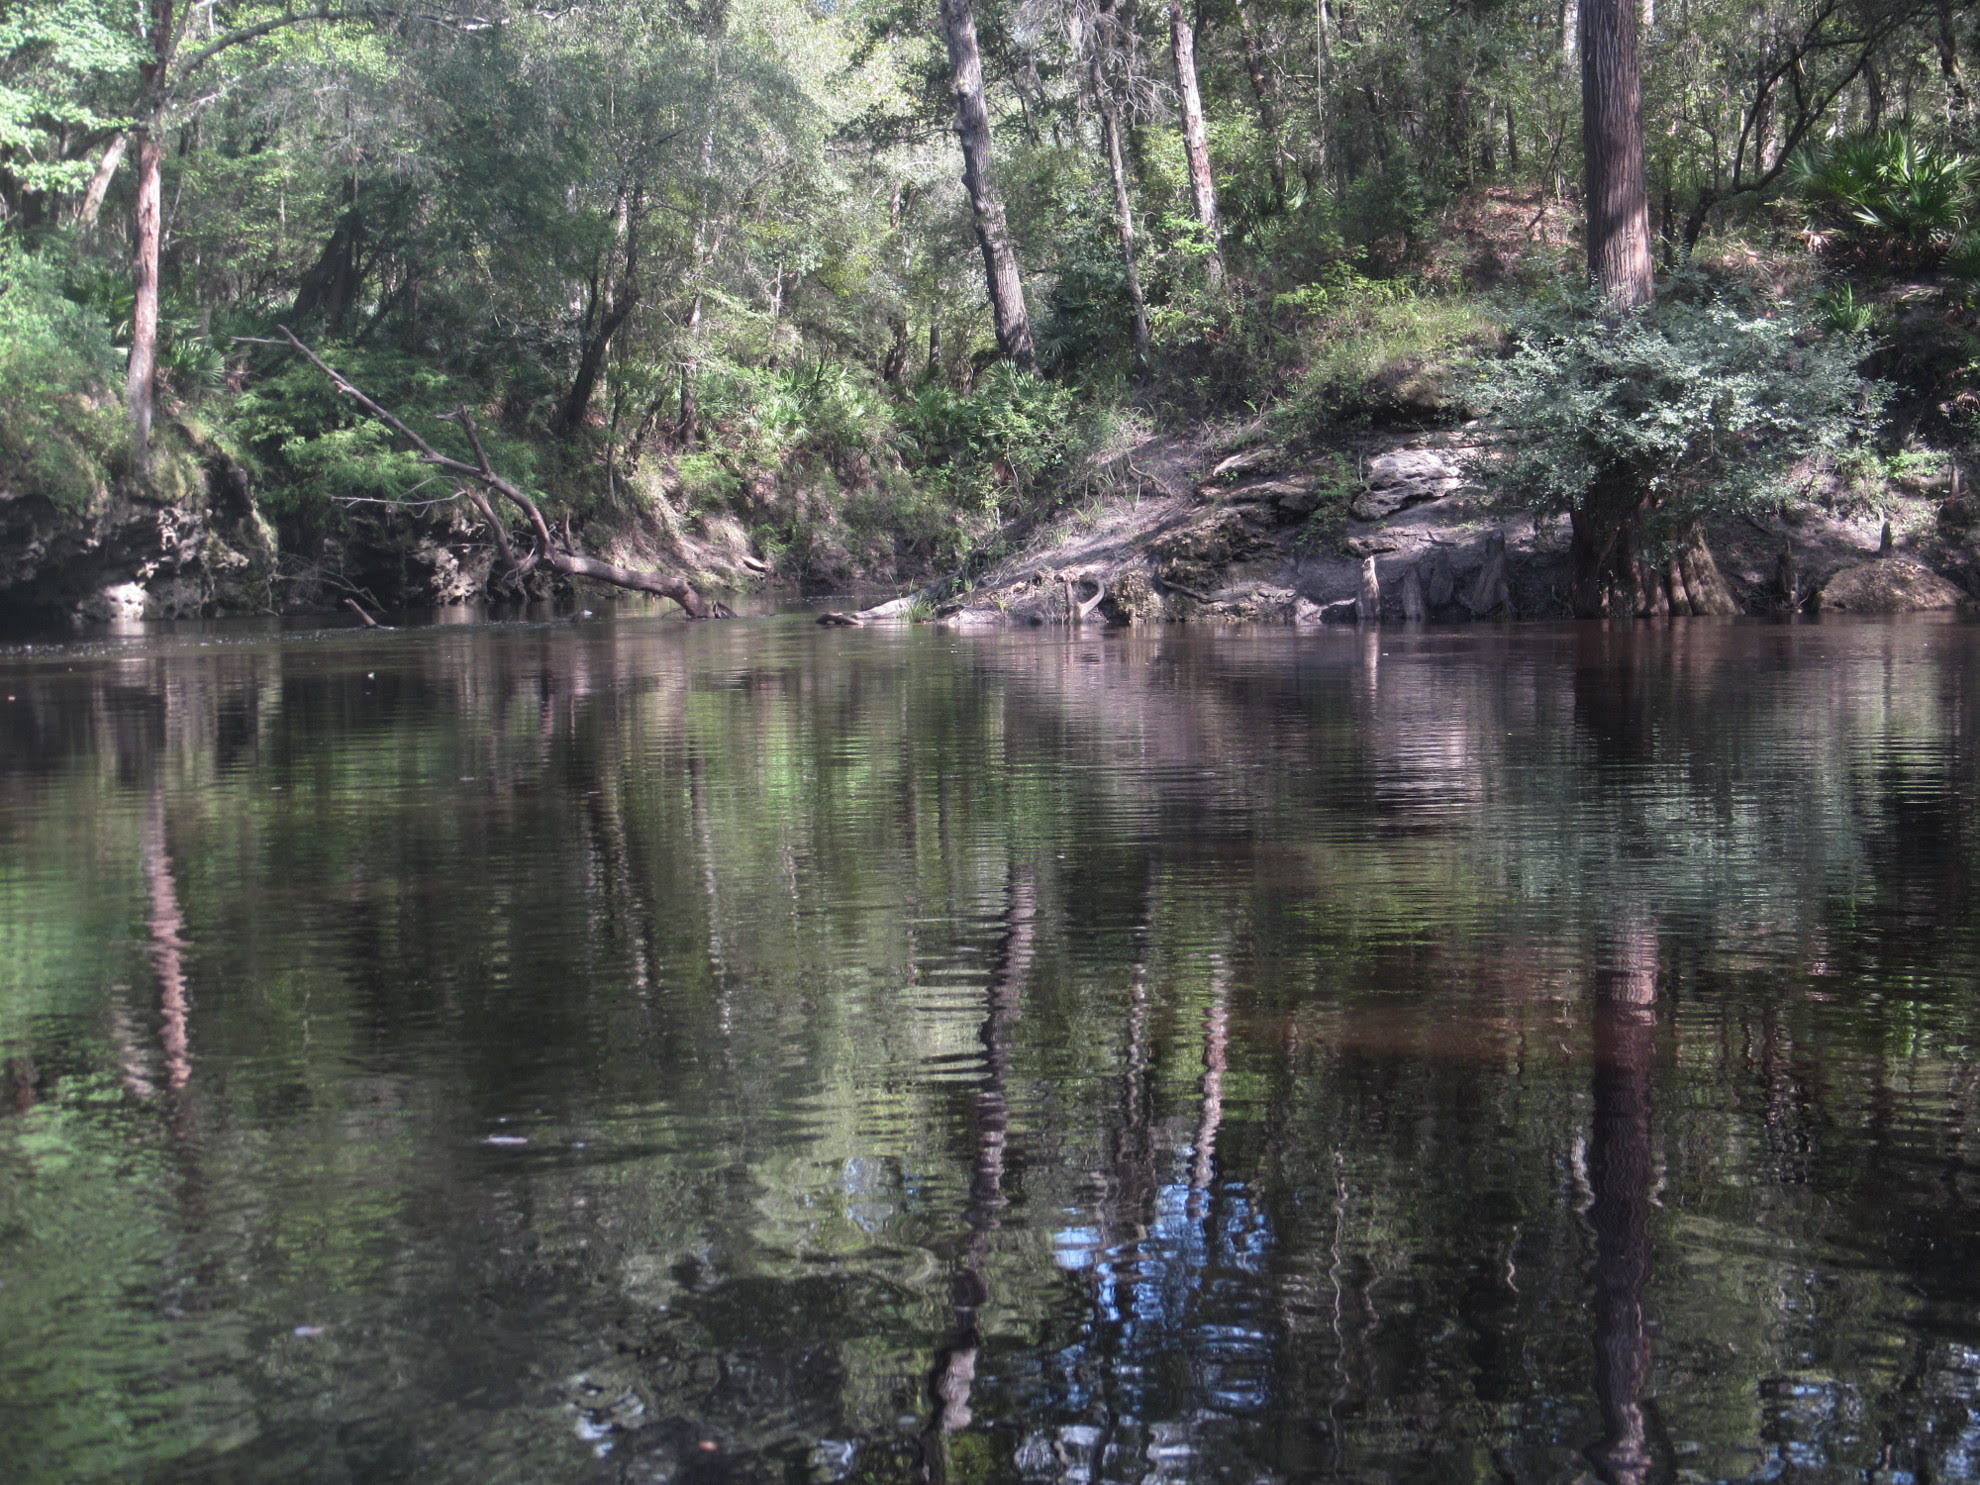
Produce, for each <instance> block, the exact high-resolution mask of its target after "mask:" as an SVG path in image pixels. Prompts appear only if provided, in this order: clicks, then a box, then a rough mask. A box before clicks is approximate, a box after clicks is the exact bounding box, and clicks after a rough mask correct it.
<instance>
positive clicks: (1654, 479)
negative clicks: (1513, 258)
mask: <svg viewBox="0 0 1980 1485" xmlns="http://www.w3.org/2000/svg"><path fill="white" fill-rule="evenodd" d="M1864 351H1865V345H1864V342H1863V339H1862V337H1861V336H1858V335H1850V334H1840V333H1835V332H1830V333H1827V334H1821V333H1819V332H1815V331H1812V330H1810V329H1808V328H1806V327H1804V326H1803V325H1801V324H1799V323H1798V322H1797V320H1796V318H1795V317H1794V316H1793V315H1792V314H1790V313H1788V312H1787V311H1786V310H1785V309H1784V308H1783V307H1782V306H1780V305H1770V304H1765V303H1758V302H1742V301H1740V300H1738V299H1736V298H1735V297H1733V296H1732V295H1730V294H1728V293H1725V292H1716V293H1715V292H1712V291H1710V290H1708V289H1707V288H1706V287H1705V286H1704V285H1703V284H1702V282H1701V281H1699V280H1697V279H1689V280H1686V281H1683V282H1681V283H1679V284H1678V285H1676V286H1675V292H1672V293H1668V294H1667V295H1666V296H1665V297H1664V298H1663V299H1661V300H1659V301H1658V302H1657V303H1656V304H1654V305H1652V306H1649V307H1647V308H1645V309H1643V310H1640V311H1638V312H1635V313H1633V314H1630V315H1628V316H1626V317H1625V318H1623V319H1622V320H1621V321H1620V323H1613V324H1611V323H1605V322H1604V319H1603V316H1602V305H1601V303H1600V302H1599V301H1598V300H1597V299H1595V298H1593V297H1583V298H1581V299H1580V301H1579V302H1578V303H1574V304H1571V305H1570V306H1569V307H1568V308H1566V309H1565V310H1561V309H1554V310H1543V311H1539V312H1537V313H1535V314H1534V315H1533V316H1532V317H1531V318H1530V319H1528V320H1527V321H1526V322H1525V323H1523V324H1521V325H1519V326H1517V327H1516V332H1515V337H1514V340H1513V344H1512V349H1511V350H1510V352H1509V353H1508V354H1507V355H1506V356H1505V357H1503V358H1502V359H1500V360H1498V361H1495V362H1493V363H1491V364H1490V365H1488V366H1486V367H1484V368H1483V370H1482V374H1481V376H1480V378H1479V381H1478V383H1477V386H1476V390H1475V397H1476V401H1477V403H1478V406H1479V407H1480V409H1481V410H1482V411H1483V412H1484V413H1485V414H1486V416H1487V417H1488V418H1489V419H1490V421H1491V422H1492V423H1494V424H1496V425H1497V426H1498V427H1499V428H1500V429H1502V430H1504V431H1505V432H1506V433H1507V434H1508V435H1509V436H1510V438H1511V440H1512V452H1511V454H1510V457H1508V458H1506V459H1505V460H1503V461H1502V462H1500V463H1498V464H1495V465H1493V466H1490V467H1488V468H1486V469H1484V470H1482V471H1481V474H1482V476H1483V477H1484V479H1485V480H1486V482H1487V483H1488V484H1489V485H1490V486H1491V487H1493V488H1494V489H1495V490H1496V491H1497V492H1498V494H1499V495H1500V497H1501V498H1502V499H1504V500H1506V501H1507V502H1510V503H1514V504H1517V505H1519V506H1521V507H1524V508H1529V509H1533V510H1536V511H1540V512H1551V513H1559V512H1564V511H1575V510H1580V509H1585V508H1587V507H1588V506H1589V505H1590V503H1591V502H1592V500H1593V498H1594V497H1595V495H1596V493H1597V492H1598V490H1606V491H1613V490H1616V489H1619V488H1620V489H1622V490H1625V491H1627V492H1629V494H1630V496H1631V498H1632V499H1639V498H1640V499H1641V501H1642V502H1643V504H1644V507H1645V508H1644V510H1643V512H1642V518H1641V519H1642V526H1641V534H1642V536H1643V538H1644V539H1645V541H1646V542H1647V543H1649V544H1650V545H1651V546H1653V547H1654V546H1655V545H1657V544H1658V543H1659V542H1660V541H1668V540H1669V539H1671V538H1672V537H1674V536H1676V535H1679V534H1681V533H1682V532H1683V531H1684V530H1685V529H1687V528H1688V527H1689V525H1690V523H1691V522H1692V521H1693V520H1695V519H1696V518H1697V517H1698V516H1700V515H1702V514H1704V513H1706V512H1709V511H1725V510H1735V509H1740V508H1742V507H1750V506H1753V505H1755V504H1757V503H1760V502H1762V501H1764V500H1767V499H1769V498H1778V496H1779V494H1780V493H1781V491H1780V490H1779V488H1778V482H1779V480H1780V479H1781V477H1782V475H1783V473H1784V472H1785V471H1786V470H1787V469H1788V468H1789V467H1790V466H1791V465H1794V464H1796V463H1798V462H1799V461H1802V460H1806V459H1809V458H1815V459H1822V458H1828V457H1833V456H1835V455H1837V454H1839V453H1840V452H1841V451H1843V450H1845V449H1847V448H1848V447H1850V446H1851V445H1852V444H1853V443H1856V442H1858V441H1860V440H1861V439H1863V438H1864V437H1865V435H1866V433H1867V431H1868V429H1869V425H1870V424H1871V422H1872V420H1873V419H1874V417H1875V415H1876V412H1877V410H1878V407H1879V403H1880V393H1879V391H1878V389H1876V388H1873V387H1872V386H1870V385H1868V384H1866V383H1865V382H1864V380H1863V379H1862V377H1861V376H1860V375H1859V374H1858V371H1857V367H1858V363H1859V362H1860V361H1861V360H1862V357H1863V355H1864Z"/></svg>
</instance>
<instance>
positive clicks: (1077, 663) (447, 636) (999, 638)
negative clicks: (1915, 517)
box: [0, 614, 1980, 1482]
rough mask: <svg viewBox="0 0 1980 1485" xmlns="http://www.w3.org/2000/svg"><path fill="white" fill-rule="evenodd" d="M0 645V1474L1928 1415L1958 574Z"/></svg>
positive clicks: (1077, 1466)
mask: <svg viewBox="0 0 1980 1485" xmlns="http://www.w3.org/2000/svg"><path fill="white" fill-rule="evenodd" d="M0 698H4V699H0V966H3V967H4V968H3V969H0V1337H4V1341H0V1441H4V1442H0V1456H4V1459H5V1461H6V1462H0V1475H4V1476H5V1477H6V1478H8V1479H9V1480H17V1479H18V1480H25V1481H44V1480H45V1481H57V1480H83V1479H97V1478H104V1479H108V1478H115V1479H120V1480H123V1479H135V1480H202V1481H204V1480H241V1481H247V1480H269V1479H280V1480H284V1481H376V1480H396V1479H406V1480H422V1481H428V1480H431V1481H461V1482H469V1481H473V1482H499V1481H518V1482H520V1481H594V1480H595V1481H618V1480H629V1481H631V1480H638V1481H663V1480H681V1481H687V1480H708V1481H715V1480H722V1481H727V1480H741V1481H819V1482H825V1481H840V1480H845V1481H871V1482H882V1481H886V1482H892V1481H909V1480H932V1481H951V1482H965V1481H968V1482H978V1481H982V1482H1005V1481H1010V1482H1015V1481H1039V1482H1042V1481H1063V1482H1083V1481H1094V1482H1101V1481H1106V1482H1113V1481H1119V1482H1163V1481H1186V1480H1189V1481H1193V1480H1217V1481H1225V1480H1229V1481H1244V1482H1253V1481H1263V1480H1286V1481H1293V1480H1357V1481H1360V1480H1382V1479H1406V1480H1411V1481H1453V1482H1456V1481H1466V1482H1470V1481H1478V1480H1517V1481H1562V1482H1569V1481H1577V1480H1590V1479H1595V1480H1602V1481H1612V1482H1613V1481H1630V1482H1635V1481H1650V1480H1763V1479H1764V1480H1793V1481H1862V1482H1871V1481H1877V1482H1897V1481H1926V1480H1931V1481H1948V1480H1975V1479H1980V1222H1977V1221H1976V1218H1977V1217H1980V1060H1976V1057H1975V1043H1976V1037H1977V1036H1980V996H1976V993H1975V992H1976V987H1980V927H1977V925H1980V802H1977V799H1976V795H1977V794H1980V629H1976V628H1974V627H1969V626H1967V625H1963V624H1960V623H1955V622H1934V621H1923V620H1913V621H1907V622H1856V623H1835V622H1831V623H1822V624H1761V623H1748V622H1729V623H1718V622H1712V621H1704V620H1695V621H1677V622H1675V623H1669V624H1657V625H1652V624H1648V623H1645V624H1640V625H1625V626H1613V627H1607V626H1601V625H1558V626H1549V625H1531V626H1518V627H1506V628H1493V627H1487V626H1475V627H1471V628H1466V629H1453V630H1443V629H1428V630H1414V631H1398V630H1383V631H1380V632H1371V633H1366V634H1361V633H1354V632H1345V631H1341V632H1332V631H1330V632H1325V633H1319V634H1296V633H1294V632H1292V631H1290V630H1271V629H1243V628H1230V629H1221V630H1217V629H1202V630H1198V629H1185V628H1158V629H1152V630H1140V629H1137V630H1131V631H1125V632H1119V633H1100V632H1094V631H1090V630H1088V631H1077V630H1076V631H1071V632H1067V631H1063V630H1021V631H1012V632H1005V633H998V634H991V635H956V634H950V633H944V632H938V631H935V630H931V629H926V628H914V629H898V630H887V629H876V628H868V629H860V630H822V629H819V628H816V627H814V626H812V625H810V624H809V623H806V622H805V621H804V619H803V617H802V616H793V617H782V618H761V619H744V620H738V621H734V622H728V623H720V624H702V625H688V624H685V623H682V622H679V621H678V620H672V619H663V618H657V617H649V616H639V615H632V614H628V615H623V616H619V617H616V618H610V617H608V618H602V619H594V620H585V621H582V622H563V623H528V624H510V625H492V624H491V625H478V624H461V625H452V626H442V627H435V628H430V629H423V630H402V631H393V632H378V633H363V632H354V631H328V632H288V633H284V632H277V631H274V630H266V629H256V628H251V627H249V628H229V627H226V626H214V627H207V628H191V629H183V630H168V629H160V630H158V631H155V632H153V633H151V634H148V635H143V636H137V637H129V638H121V639H107V640H102V641H97V642H90V643H84V642H63V643H54V644H47V645H35V646H27V645H15V646H13V647H11V648H6V649H0Z"/></svg>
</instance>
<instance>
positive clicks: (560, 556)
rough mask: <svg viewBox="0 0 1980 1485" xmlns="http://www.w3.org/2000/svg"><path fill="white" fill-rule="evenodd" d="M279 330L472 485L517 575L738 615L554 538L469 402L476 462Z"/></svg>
mask: <svg viewBox="0 0 1980 1485" xmlns="http://www.w3.org/2000/svg"><path fill="white" fill-rule="evenodd" d="M277 328H279V329H280V330H281V332H282V339H283V340H285V341H287V342H288V344H289V345H290V346H291V347H293V348H294V349H295V350H296V351H297V352H298V353H299V354H300V355H302V356H303V357H304V358H306V359H307V360H308V361H309V363H310V365H312V366H314V367H315V368H316V369H317V370H318V371H320V372H322V373H323V374H324V375H325V376H326V377H328V378H329V379H330V383H331V385H332V386H334V387H335V388H336V389H337V390H338V391H339V392H341V393H343V394H344V395H345V396H346V397H348V398H350V399H351V400H352V401H353V402H355V403H356V404H357V405H358V406H359V407H361V408H363V409H364V410H365V411H366V412H368V413H370V414H371V416H372V417H374V418H376V419H378V421H379V422H381V423H383V424H384V425H385V426H386V427H388V428H390V429H391V430H392V431H393V432H394V433H396V434H398V435H399V437H401V438H403V439H404V440H405V441H406V442H407V443H409V444H411V445H412V446H413V449H414V451H415V452H416V453H417V454H418V455H419V457H420V460H421V462H422V463H425V464H427V465H430V466H431V467H432V468H434V469H440V470H445V471H446V472H447V473H448V474H452V475H457V476H459V477H460V478H462V479H463V480H467V481H471V483H469V484H465V485H463V486H462V487H461V495H462V496H463V497H464V498H465V499H466V500H467V501H468V503H469V504H470V505H472V506H473V507H474V508H475V510H476V511H477V512H478V513H479V514H480V516H481V518H482V520H484V521H486V522H487V523H488V529H489V532H490V533H491V534H492V535H493V536H494V538H495V546H496V548H497V549H498V550H499V551H500V552H501V554H502V560H503V561H504V562H505V563H506V564H507V565H508V567H509V569H510V570H511V571H512V572H514V573H515V575H516V576H517V577H519V578H520V577H527V576H528V575H529V574H530V573H532V572H534V571H535V570H536V569H537V568H538V567H547V568H549V569H550V571H552V572H561V573H563V574H565V575H566V576H568V577H582V578H591V579H592V580H593V581H595V582H601V583H610V584H611V585H612V586H614V587H617V588H628V589H631V590H632V591H633V592H635V593H652V594H654V595H655V596H656V597H660V598H671V599H673V600H674V602H676V603H678V604H679V605H680V606H681V608H682V609H683V610H684V611H685V612H686V613H687V616H688V617H689V618H690V619H730V618H734V617H735V615H734V614H733V613H732V612H731V611H730V610H729V607H728V605H727V604H724V603H718V602H715V601H713V600H711V599H708V598H704V597H702V596H701V594H700V593H698V592H696V591H695V589H694V586H693V585H692V584H691V583H689V582H688V581H687V579H685V578H683V577H681V576H679V575H678V574H676V573H666V572H642V571H640V570H638V569H636V568H631V567H620V566H617V565H616V564H614V563H611V562H602V561H600V560H599V559H598V558H596V557H587V556H585V555H583V554H582V553H580V552H573V551H571V550H569V546H570V531H569V528H568V526H566V529H565V532H564V539H563V541H562V542H560V541H559V540H558V539H557V538H556V537H555V536H553V535H552V534H551V531H550V523H549V522H548V521H547V520H545V519H544V516H543V510H542V508H541V507H540V506H538V505H537V503H536V502H535V501H534V500H533V499H531V498H530V497H529V495H528V494H526V493H525V492H524V491H523V489H522V488H521V487H520V486H518V485H516V484H514V483H512V482H511V481H509V480H507V479H504V478H503V477H502V476H501V475H499V474H497V473H496V472H495V470H494V468H493V467H492V466H491V465H490V464H489V462H488V452H487V450H485V449H484V448H483V447H482V445H481V433H480V430H479V429H477V428H476V427H475V425H474V415H473V414H472V413H470V412H469V411H468V410H467V405H466V404H465V403H463V404H461V405H459V406H457V407H456V408H455V409H454V410H453V411H452V412H451V413H448V414H447V415H446V420H447V421H448V422H453V423H459V424H460V425H461V430H462V431H463V432H464V433H466V434H467V440H468V446H469V447H470V448H472V449H473V450H474V462H473V463H472V464H470V463H468V462H467V461H466V460H464V459H456V458H453V457H452V456H450V455H447V454H443V453H441V452H440V451H439V450H438V449H436V448H434V447H433V445H432V444H430V443H428V442H427V441H426V440H425V439H424V438H421V437H420V436H419V434H417V433H415V432H414V431H413V430H412V429H411V428H410V427H408V426H407V425H406V423H405V422H404V420H403V419H401V418H399V417H398V416H397V415H396V414H394V413H393V412H392V411H391V410H390V409H389V408H387V407H385V406H384V405H383V404H381V403H379V402H377V401H375V400H374V399H373V398H371V397H369V396H367V395H366V394H365V392H364V391H363V390H362V389H361V388H359V387H358V386H357V384H356V383H354V382H353V381H351V379H350V378H349V377H347V376H345V375H344V374H343V373H342V372H340V371H338V370H337V369H336V368H335V367H333V366H332V365H330V363H329V362H327V361H325V360H324V359H323V358H322V357H321V356H319V355H317V354H316V352H315V351H313V350H311V349H310V348H309V347H308V346H306V345H304V344H303V342H302V341H301V340H300V339H298V338H297V336H296V334H295V332H294V331H292V330H290V329H289V327H288V326H287V325H282V326H278V327H277ZM491 496H499V497H501V498H502V499H503V500H506V501H508V502H509V503H510V504H511V505H513V506H515V508H516V509H517V510H518V511H520V512H521V513H522V514H523V516H524V517H525V518H526V519H527V520H528V522H529V527H530V532H531V538H532V540H531V545H530V546H529V547H528V549H527V550H521V551H519V550H518V549H517V543H516V542H515V540H514V539H513V538H512V537H511V535H510V533H509V527H508V523H507V522H506V521H504V520H503V519H502V517H501V515H500V514H499V513H498V512H497V511H496V509H495V504H494V501H493V500H492V499H491V498H490V497H491Z"/></svg>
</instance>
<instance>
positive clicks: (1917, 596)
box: [1815, 557, 1966, 614]
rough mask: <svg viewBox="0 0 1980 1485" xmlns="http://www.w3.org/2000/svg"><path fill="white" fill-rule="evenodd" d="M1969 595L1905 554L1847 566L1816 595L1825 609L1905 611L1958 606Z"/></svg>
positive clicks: (1880, 612) (1855, 611)
mask: <svg viewBox="0 0 1980 1485" xmlns="http://www.w3.org/2000/svg"><path fill="white" fill-rule="evenodd" d="M1965 602H1966V595H1965V594H1964V593H1962V592H1960V590H1959V589H1958V588H1956V587H1954V586H1953V584H1951V583H1950V582H1948V581H1947V580H1946V579H1944V578H1942V577H1940V576H1939V575H1938V574H1937V573H1936V572H1933V571H1932V570H1931V569H1930V568H1928V567H1924V566H1922V565H1920V564H1919V563H1917V562H1913V561H1911V560H1910V559H1908V558H1905V557H1885V558H1880V559H1878V560H1876V561H1874V562H1861V563H1858V564H1857V565H1856V566H1854V567H1845V568H1843V569H1842V570H1841V571H1840V572H1838V573H1835V574H1834V575H1833V576H1831V577H1830V579H1829V580H1828V582H1826V583H1824V584H1823V585H1822V588H1821V591H1820V592H1818V593H1817V594H1816V595H1815V607H1816V608H1817V609H1818V610H1819V611H1821V612H1824V613H1839V614H1902V613H1912V612H1919V611H1925V610H1934V609H1953V608H1959V607H1960V606H1961V605H1962V604H1964V603H1965Z"/></svg>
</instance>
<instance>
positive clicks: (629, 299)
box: [550, 186, 642, 438]
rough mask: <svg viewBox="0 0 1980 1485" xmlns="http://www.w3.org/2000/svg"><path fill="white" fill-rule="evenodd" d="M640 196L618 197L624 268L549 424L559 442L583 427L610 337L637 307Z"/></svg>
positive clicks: (627, 193) (635, 193) (625, 194)
mask: <svg viewBox="0 0 1980 1485" xmlns="http://www.w3.org/2000/svg"><path fill="white" fill-rule="evenodd" d="M641 196H642V192H641V190H640V188H639V187H638V186H634V187H633V188H632V189H631V190H630V191H622V192H621V193H620V195H619V200H618V204H617V211H616V215H617V218H618V223H617V226H618V232H617V237H618V240H619V245H620V248H621V251H622V255H623V257H624V262H625V266H624V269H623V271H622V272H621V273H620V274H619V283H618V287H617V288H616V289H615V290H614V291H613V294H612V299H611V303H610V304H609V305H608V306H607V307H606V309H605V312H604V313H603V315H601V316H600V317H599V318H598V320H597V323H595V324H594V325H592V326H591V327H590V334H588V335H587V336H586V337H585V342H584V349H583V351H582V352H581V353H580V354H579V356H578V366H577V374H576V375H575V376H573V377H572V378H571V386H570V390H569V391H568V392H566V393H565V394H564V400H563V402H562V403H561V404H560V405H559V406H558V408H557V412H556V416H555V417H553V418H552V419H551V420H550V431H551V432H552V433H553V434H555V435H556V436H557V437H559V438H568V437H569V436H570V435H571V434H573V433H575V432H576V431H577V430H578V428H579V427H580V426H581V425H582V424H583V422H584V415H585V412H586V411H587V410H588V409H589V408H590V406H591V395H592V393H593V391H595V390H596V388H597V386H598V378H599V376H600V374H601V373H603V371H604V370H605V357H606V356H607V355H608V354H610V352H611V349H612V337H613V336H615V335H617V334H618V333H619V330H620V328H621V327H622V326H624V324H625V323H626V321H627V320H628V319H630V318H631V317H632V312H633V310H634V309H635V308H636V307H637V306H638V304H639V213H640V206H641ZM601 287H602V286H601Z"/></svg>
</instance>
